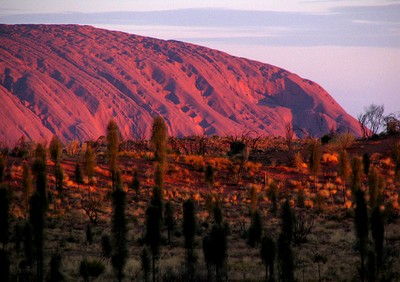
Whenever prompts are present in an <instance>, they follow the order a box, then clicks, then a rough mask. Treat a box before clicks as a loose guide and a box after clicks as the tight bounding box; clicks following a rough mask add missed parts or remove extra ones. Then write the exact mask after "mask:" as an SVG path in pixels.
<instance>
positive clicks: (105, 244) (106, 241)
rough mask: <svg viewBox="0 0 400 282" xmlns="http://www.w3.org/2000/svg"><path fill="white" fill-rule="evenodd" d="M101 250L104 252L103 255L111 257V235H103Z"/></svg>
mask: <svg viewBox="0 0 400 282" xmlns="http://www.w3.org/2000/svg"><path fill="white" fill-rule="evenodd" d="M101 252H102V255H103V257H105V258H111V253H112V245H111V240H110V236H108V235H103V236H102V237H101Z"/></svg>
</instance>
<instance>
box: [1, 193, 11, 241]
mask: <svg viewBox="0 0 400 282" xmlns="http://www.w3.org/2000/svg"><path fill="white" fill-rule="evenodd" d="M9 228H10V199H9V196H8V191H7V189H5V188H3V187H1V186H0V230H1V232H0V243H2V244H3V248H4V246H5V245H6V244H7V243H8V239H9Z"/></svg>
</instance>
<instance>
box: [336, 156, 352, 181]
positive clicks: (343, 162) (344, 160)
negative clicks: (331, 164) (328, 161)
mask: <svg viewBox="0 0 400 282" xmlns="http://www.w3.org/2000/svg"><path fill="white" fill-rule="evenodd" d="M350 170H351V167H350V160H349V154H348V153H347V151H346V150H342V151H340V154H339V171H338V173H339V175H340V177H341V178H342V180H343V182H346V181H347V179H348V178H349V176H350Z"/></svg>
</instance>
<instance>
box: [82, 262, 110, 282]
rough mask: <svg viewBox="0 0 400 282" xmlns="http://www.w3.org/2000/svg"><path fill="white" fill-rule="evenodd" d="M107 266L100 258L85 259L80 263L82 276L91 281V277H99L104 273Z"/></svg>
mask: <svg viewBox="0 0 400 282" xmlns="http://www.w3.org/2000/svg"><path fill="white" fill-rule="evenodd" d="M104 270H105V266H104V264H103V263H102V262H100V261H98V260H87V259H84V260H83V261H81V264H80V265H79V274H80V275H81V276H82V278H83V280H84V281H85V282H86V281H89V278H91V277H93V278H97V277H99V276H100V275H101V274H103V272H104Z"/></svg>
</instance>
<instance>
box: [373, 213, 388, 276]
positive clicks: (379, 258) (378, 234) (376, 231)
mask: <svg viewBox="0 0 400 282" xmlns="http://www.w3.org/2000/svg"><path fill="white" fill-rule="evenodd" d="M371 234H372V238H373V240H374V249H375V253H376V263H377V269H380V268H381V267H382V263H383V241H384V238H385V225H384V222H383V216H382V213H381V211H380V209H379V207H378V206H376V207H374V208H373V210H372V213H371Z"/></svg>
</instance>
